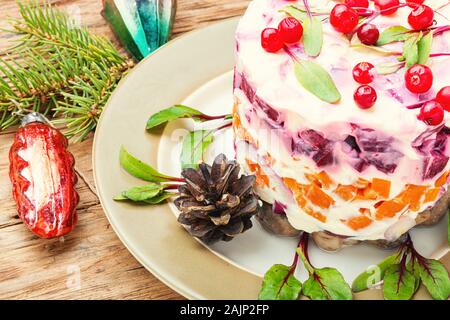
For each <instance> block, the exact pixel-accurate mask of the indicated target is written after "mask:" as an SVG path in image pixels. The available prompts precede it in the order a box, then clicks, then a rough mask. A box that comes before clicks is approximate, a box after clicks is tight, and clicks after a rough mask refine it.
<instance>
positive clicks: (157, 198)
mask: <svg viewBox="0 0 450 320" xmlns="http://www.w3.org/2000/svg"><path fill="white" fill-rule="evenodd" d="M174 195H175V194H174V193H173V192H167V191H164V192H162V193H160V194H159V195H157V196H155V197H153V198H150V199H147V200H145V201H144V202H145V203H148V204H152V205H155V204H160V203H163V202H164V201H166V200H167V199H169V198H170V197H173V196H174Z"/></svg>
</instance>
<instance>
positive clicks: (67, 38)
mask: <svg viewBox="0 0 450 320" xmlns="http://www.w3.org/2000/svg"><path fill="white" fill-rule="evenodd" d="M18 6H19V10H20V15H21V18H20V19H15V20H11V21H10V25H11V29H10V30H3V32H8V33H11V34H13V35H15V36H16V37H14V38H13V40H11V41H12V42H13V46H12V47H11V48H10V49H9V50H8V51H7V52H6V53H4V55H3V58H2V57H0V131H1V130H5V129H7V128H9V127H11V126H14V125H16V124H18V123H19V121H20V117H21V116H22V115H23V114H26V113H28V112H31V111H39V112H41V113H43V114H45V115H47V116H48V117H50V118H52V120H53V123H54V124H55V125H58V127H61V126H62V127H63V128H64V133H65V134H66V135H67V136H68V137H70V138H74V140H76V141H80V140H83V139H85V138H86V137H87V136H88V135H89V133H90V132H91V131H93V130H95V128H96V126H97V122H98V120H99V118H100V115H101V113H102V110H103V107H104V106H105V104H106V102H107V101H108V99H109V97H110V95H111V93H112V91H114V89H115V88H116V86H117V84H118V83H119V81H120V80H121V79H122V78H123V76H124V75H125V74H126V73H127V72H128V71H129V70H130V69H131V68H132V67H133V66H134V63H133V61H131V60H129V59H128V58H127V57H125V56H123V55H121V54H120V53H119V51H118V50H117V49H116V48H115V47H114V46H113V44H112V43H111V42H110V41H108V40H107V39H106V38H104V37H100V36H97V35H93V34H91V33H90V32H89V31H88V30H87V29H86V28H84V27H79V26H76V25H75V24H74V23H73V21H71V19H70V18H69V17H68V16H67V15H66V14H65V13H63V12H62V11H60V10H58V9H56V8H53V7H51V5H50V4H48V3H47V2H45V3H41V2H39V1H37V0H33V1H31V2H28V3H27V4H23V3H20V2H19V3H18ZM18 57H20V58H19V62H17V58H18Z"/></svg>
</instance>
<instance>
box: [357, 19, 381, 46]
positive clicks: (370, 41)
mask: <svg viewBox="0 0 450 320" xmlns="http://www.w3.org/2000/svg"><path fill="white" fill-rule="evenodd" d="M358 38H359V40H361V42H362V43H364V44H366V45H368V46H373V45H374V44H376V43H377V41H378V39H379V38H380V31H379V30H378V28H377V27H376V26H375V25H374V24H369V23H366V24H363V25H362V26H361V27H360V28H359V29H358Z"/></svg>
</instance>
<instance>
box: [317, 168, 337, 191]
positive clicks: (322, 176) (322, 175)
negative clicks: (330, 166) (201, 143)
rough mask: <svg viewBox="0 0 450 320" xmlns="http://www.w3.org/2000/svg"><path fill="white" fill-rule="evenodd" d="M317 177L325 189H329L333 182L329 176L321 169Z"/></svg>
mask: <svg viewBox="0 0 450 320" xmlns="http://www.w3.org/2000/svg"><path fill="white" fill-rule="evenodd" d="M317 178H318V179H319V181H320V182H321V183H322V186H323V187H325V189H329V188H330V187H331V185H332V184H333V180H332V179H331V178H330V176H329V175H328V174H327V173H326V172H325V171H321V172H319V174H318V175H317Z"/></svg>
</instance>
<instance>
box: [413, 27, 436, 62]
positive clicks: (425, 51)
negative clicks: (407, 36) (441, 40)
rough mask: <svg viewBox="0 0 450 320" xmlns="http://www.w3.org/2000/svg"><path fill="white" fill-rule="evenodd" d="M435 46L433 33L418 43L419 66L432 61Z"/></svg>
mask: <svg viewBox="0 0 450 320" xmlns="http://www.w3.org/2000/svg"><path fill="white" fill-rule="evenodd" d="M432 45H433V33H432V32H429V33H428V34H427V35H425V36H424V37H423V38H422V39H420V40H419V42H418V43H417V47H418V55H419V56H418V61H417V63H419V64H426V63H427V62H428V59H430V53H431V46H432Z"/></svg>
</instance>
